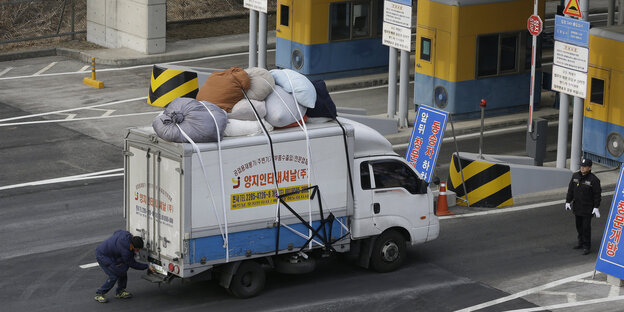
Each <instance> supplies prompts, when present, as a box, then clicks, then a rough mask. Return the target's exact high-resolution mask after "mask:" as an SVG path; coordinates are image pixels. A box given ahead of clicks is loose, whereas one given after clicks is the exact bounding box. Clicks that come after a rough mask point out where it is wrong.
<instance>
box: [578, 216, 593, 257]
mask: <svg viewBox="0 0 624 312" xmlns="http://www.w3.org/2000/svg"><path fill="white" fill-rule="evenodd" d="M575 218H576V232H577V233H578V243H579V245H582V246H583V249H590V248H591V219H592V216H591V215H589V216H577V215H575Z"/></svg>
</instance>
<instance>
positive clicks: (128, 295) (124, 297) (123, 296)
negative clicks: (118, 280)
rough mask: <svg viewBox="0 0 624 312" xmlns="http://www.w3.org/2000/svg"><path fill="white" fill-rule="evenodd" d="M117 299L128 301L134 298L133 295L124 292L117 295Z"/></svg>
mask: <svg viewBox="0 0 624 312" xmlns="http://www.w3.org/2000/svg"><path fill="white" fill-rule="evenodd" d="M115 297H116V298H120V299H128V298H132V294H131V293H129V292H127V291H125V290H123V291H121V292H120V293H117V294H116V295H115Z"/></svg>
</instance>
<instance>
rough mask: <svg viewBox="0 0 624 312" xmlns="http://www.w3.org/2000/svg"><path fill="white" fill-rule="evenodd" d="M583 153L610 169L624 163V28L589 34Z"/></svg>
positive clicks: (593, 29)
mask: <svg viewBox="0 0 624 312" xmlns="http://www.w3.org/2000/svg"><path fill="white" fill-rule="evenodd" d="M588 65H589V66H588V69H587V96H586V98H585V103H584V104H585V109H584V116H583V139H582V141H583V143H582V144H583V153H584V156H585V157H587V158H590V159H592V160H593V161H596V162H599V163H602V164H604V165H607V166H609V167H618V166H619V165H620V164H621V163H624V138H623V136H624V25H617V26H609V27H595V28H591V29H590V31H589V64H588Z"/></svg>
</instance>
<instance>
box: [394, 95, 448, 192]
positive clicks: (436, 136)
mask: <svg viewBox="0 0 624 312" xmlns="http://www.w3.org/2000/svg"><path fill="white" fill-rule="evenodd" d="M447 119H448V112H445V111H442V110H439V109H436V108H433V107H430V106H425V105H419V106H418V112H417V113H416V120H414V129H413V130H412V135H411V137H410V141H409V145H408V148H407V152H406V153H405V160H407V162H408V163H409V164H410V165H412V166H413V167H414V168H415V169H416V171H418V173H420V175H421V176H422V178H423V180H425V181H427V182H431V178H432V176H433V169H434V168H435V165H436V161H437V160H438V152H439V151H440V146H441V145H442V139H443V138H444V129H445V128H446V120H447Z"/></svg>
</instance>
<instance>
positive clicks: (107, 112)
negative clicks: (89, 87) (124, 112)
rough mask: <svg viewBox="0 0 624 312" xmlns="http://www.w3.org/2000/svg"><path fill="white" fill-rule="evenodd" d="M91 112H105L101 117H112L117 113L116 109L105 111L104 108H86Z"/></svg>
mask: <svg viewBox="0 0 624 312" xmlns="http://www.w3.org/2000/svg"><path fill="white" fill-rule="evenodd" d="M86 109H89V110H97V111H103V112H104V114H102V115H101V116H100V117H106V116H110V115H111V114H112V113H114V112H115V110H114V109H103V108H86Z"/></svg>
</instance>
